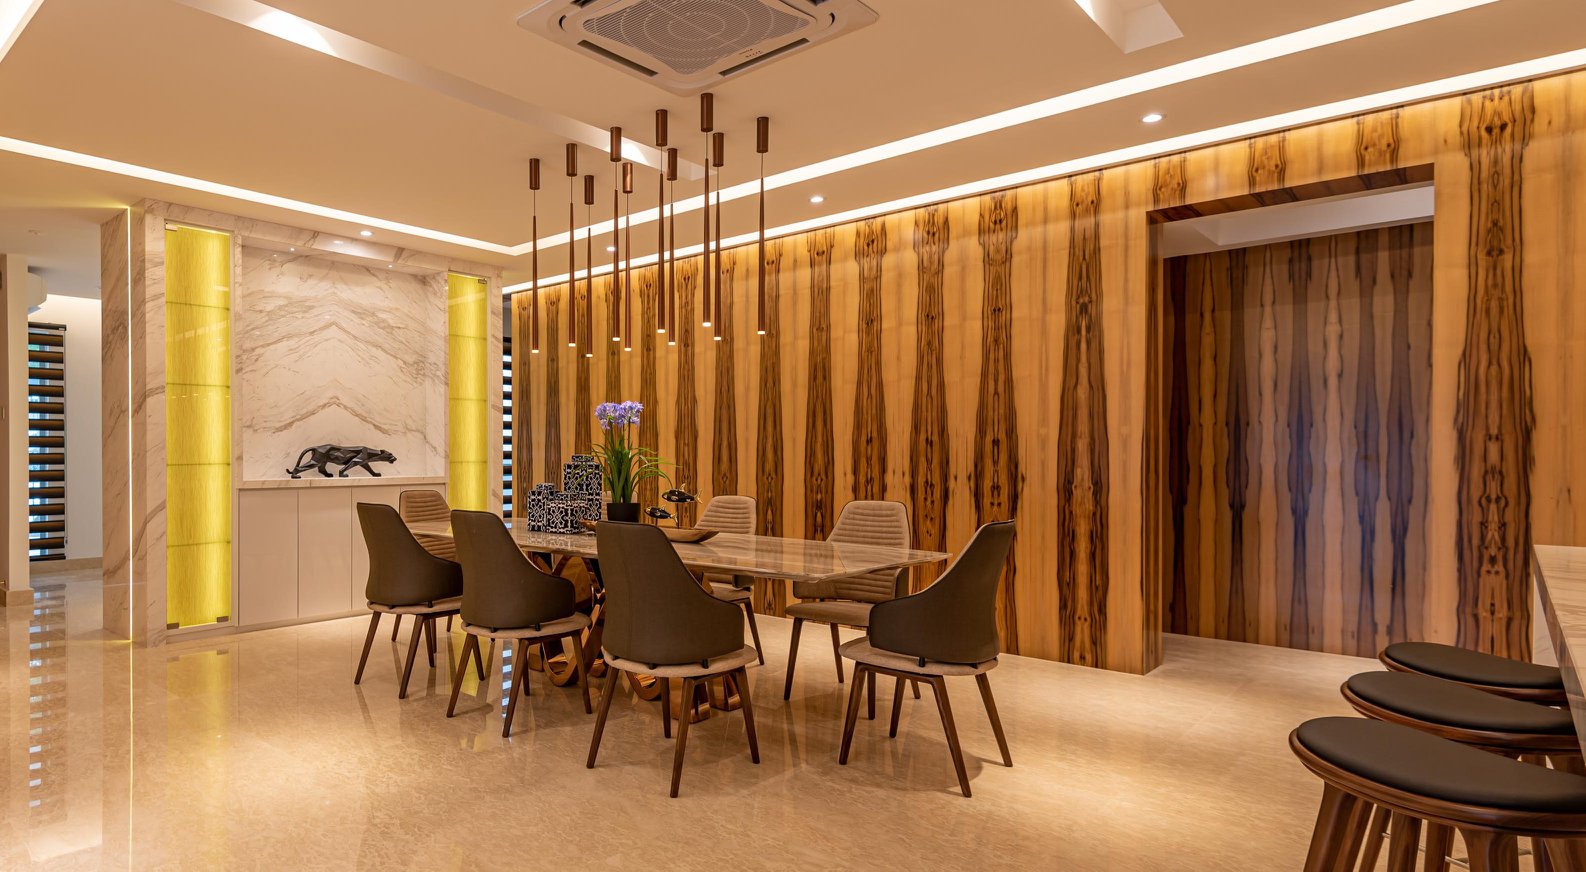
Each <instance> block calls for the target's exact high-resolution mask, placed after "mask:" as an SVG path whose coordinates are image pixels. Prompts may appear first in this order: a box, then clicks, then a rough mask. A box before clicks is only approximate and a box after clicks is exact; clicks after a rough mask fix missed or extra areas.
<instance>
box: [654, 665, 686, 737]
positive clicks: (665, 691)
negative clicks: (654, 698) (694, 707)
mask: <svg viewBox="0 0 1586 872" xmlns="http://www.w3.org/2000/svg"><path fill="white" fill-rule="evenodd" d="M656 681H657V682H659V683H660V685H661V736H662V737H663V738H666V739H670V738H672V679H670V678H657V679H656ZM683 705H684V706H685V707H686V706H687V705H688V703H687V701H685V702H684V703H683Z"/></svg>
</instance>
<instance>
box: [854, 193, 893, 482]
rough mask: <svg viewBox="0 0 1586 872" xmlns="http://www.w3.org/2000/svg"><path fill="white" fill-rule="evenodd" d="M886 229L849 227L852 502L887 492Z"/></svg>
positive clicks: (873, 224)
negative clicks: (855, 295)
mask: <svg viewBox="0 0 1586 872" xmlns="http://www.w3.org/2000/svg"><path fill="white" fill-rule="evenodd" d="M886 254H887V225H886V222H885V221H884V220H882V219H879V218H874V219H871V220H868V221H861V222H859V224H858V225H857V226H855V228H854V260H855V261H856V262H857V263H858V265H859V321H858V326H857V332H858V335H859V350H858V364H859V374H858V389H857V390H855V391H854V436H853V470H854V499H856V500H879V499H885V498H886V492H887V395H886V387H885V383H884V381H883V379H882V369H883V367H884V365H885V359H884V358H883V356H882V351H881V320H882V317H883V312H882V307H881V274H882V268H881V267H882V258H884V257H886Z"/></svg>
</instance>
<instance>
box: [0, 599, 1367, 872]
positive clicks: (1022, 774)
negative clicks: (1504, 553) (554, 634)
mask: <svg viewBox="0 0 1586 872" xmlns="http://www.w3.org/2000/svg"><path fill="white" fill-rule="evenodd" d="M91 579H92V576H91V575H90V574H86V573H77V574H64V575H56V576H46V577H40V578H37V579H36V581H35V586H36V587H38V588H39V591H38V593H37V595H36V600H35V603H34V606H33V608H31V609H28V608H12V609H9V610H6V611H4V612H3V614H4V616H5V624H4V628H3V631H0V639H3V641H4V645H3V648H0V652H3V653H0V663H3V671H0V676H3V677H0V686H3V687H4V691H5V693H4V699H5V713H4V721H3V725H4V733H3V737H4V746H3V751H0V754H3V757H0V759H3V761H4V768H3V770H0V772H3V776H4V780H3V782H0V803H3V805H0V808H3V815H4V817H3V825H0V868H4V869H7V870H16V869H31V868H39V869H98V868H109V869H317V868H323V869H344V868H370V869H373V868H445V869H454V868H455V869H497V868H500V869H507V868H511V869H515V870H523V869H526V868H558V869H592V868H601V869H645V870H655V869H673V868H685V867H686V868H695V869H698V868H708V867H710V866H720V867H722V868H740V869H741V868H748V869H780V868H792V867H798V868H804V869H833V868H852V867H858V866H864V867H866V868H868V869H908V870H914V872H918V870H922V869H967V868H992V869H1065V870H1158V869H1162V870H1167V869H1197V870H1210V869H1230V870H1232V869H1239V870H1251V869H1262V870H1265V869H1274V870H1276V869H1297V868H1299V866H1300V865H1301V861H1302V858H1303V856H1304V851H1305V845H1306V842H1307V839H1308V837H1309V832H1310V826H1311V823H1312V821H1313V819H1314V815H1315V812H1316V803H1317V800H1318V799H1319V797H1320V794H1321V788H1320V785H1319V783H1318V782H1317V781H1316V780H1315V779H1314V778H1312V777H1311V776H1310V775H1309V774H1307V773H1306V772H1305V771H1304V770H1303V769H1302V768H1301V767H1300V766H1299V764H1298V763H1297V762H1296V761H1295V760H1294V758H1293V756H1292V755H1291V754H1290V752H1289V750H1288V748H1287V745H1286V738H1287V735H1288V732H1289V730H1290V729H1291V728H1292V727H1293V726H1294V725H1295V724H1297V723H1298V722H1299V721H1301V720H1303V719H1305V718H1307V717H1313V716H1317V715H1325V714H1346V713H1348V708H1347V707H1346V706H1345V705H1344V703H1343V702H1342V701H1341V699H1340V698H1339V695H1338V685H1339V683H1340V682H1341V681H1342V680H1343V679H1344V678H1345V677H1347V676H1348V675H1350V674H1352V673H1354V672H1357V671H1359V670H1362V669H1368V668H1373V666H1374V664H1373V663H1372V662H1371V661H1365V660H1360V659H1356V658H1349V657H1339V656H1332V655H1325V654H1313V653H1306V652H1298V651H1289V650H1283V649H1277V648H1265V647H1259V646H1254V645H1239V644H1233V643H1222V642H1212V641H1207V640H1201V639H1190V638H1184V637H1177V636H1174V637H1170V638H1169V640H1168V648H1167V665H1165V666H1163V667H1162V668H1161V669H1158V670H1157V671H1156V672H1154V673H1152V674H1151V675H1149V676H1144V677H1140V676H1130V675H1119V674H1114V673H1107V672H1101V671H1097V670H1092V669H1085V668H1080V667H1071V666H1063V665H1059V664H1054V663H1047V662H1042V661H1035V660H1025V659H1021V658H1017V657H1008V658H1004V661H1003V665H1002V666H1001V667H1000V668H998V669H997V670H996V671H994V672H993V673H992V675H991V678H992V683H993V686H994V688H995V691H996V693H997V698H998V699H997V701H998V706H999V708H1000V709H1001V712H1002V717H1003V722H1004V724H1005V725H1006V727H1007V731H1008V737H1009V741H1010V743H1011V745H1012V752H1013V759H1014V768H1012V769H1005V768H1003V767H1002V766H1001V765H1000V763H999V762H997V749H996V744H995V740H994V739H993V737H992V734H991V730H990V728H989V726H988V724H987V722H986V719H985V716H984V711H983V710H982V709H981V708H980V707H979V705H978V703H979V700H978V697H977V694H976V691H975V687H974V683H973V681H971V680H969V679H950V680H949V685H950V689H951V692H952V698H953V701H954V709H955V716H956V719H957V721H958V726H959V730H960V733H961V735H962V737H963V741H964V748H965V752H966V754H967V755H968V756H969V760H968V765H969V774H970V778H971V780H972V786H973V788H974V792H975V795H974V798H972V799H965V798H963V797H962V796H960V795H959V793H958V791H957V786H956V781H955V779H954V776H953V771H952V765H951V762H950V761H949V758H948V755H947V748H946V745H945V743H944V742H943V739H942V733H941V724H940V721H939V720H938V719H937V715H936V711H935V708H934V705H933V704H932V702H931V700H930V695H929V693H927V694H926V697H925V698H924V699H922V700H918V701H916V700H913V699H907V700H905V702H904V705H903V724H902V727H901V729H900V731H899V735H898V738H897V739H895V740H889V739H888V738H887V729H886V723H885V716H886V713H887V712H888V711H889V709H890V701H891V688H890V683H884V684H883V685H882V686H881V687H880V688H879V690H878V709H879V711H878V715H880V717H878V719H877V720H876V721H875V722H866V721H863V720H862V721H861V723H860V728H859V733H858V735H857V737H856V739H855V746H854V752H853V757H852V759H851V761H850V763H849V765H848V766H846V767H842V766H838V765H837V744H838V740H839V738H840V735H841V707H842V705H843V702H844V691H845V689H846V686H839V685H837V684H836V682H835V680H834V679H835V676H834V673H833V668H832V664H831V651H830V648H829V647H828V642H827V640H826V639H824V638H822V635H821V634H809V633H806V634H805V639H804V642H803V647H802V649H801V650H802V657H801V658H800V659H801V662H800V668H799V670H798V680H797V682H796V683H795V687H794V693H793V699H792V701H791V702H789V703H784V702H783V701H782V699H781V688H782V678H783V664H785V663H786V660H787V638H788V630H789V627H790V624H789V623H788V622H786V621H781V620H776V619H771V618H766V619H762V620H761V623H760V629H761V634H762V636H763V638H764V640H765V645H766V648H767V652H766V659H767V663H768V665H767V666H765V667H763V668H751V669H750V675H751V677H752V678H753V679H754V680H755V681H754V685H753V694H754V699H755V701H756V703H757V713H758V724H759V730H760V743H761V753H762V763H761V764H760V765H759V766H754V765H752V764H751V763H750V762H749V759H748V754H747V752H746V749H745V744H744V731H743V721H742V719H741V718H740V717H738V716H737V715H736V714H732V715H726V716H720V715H718V716H716V717H713V718H711V719H710V720H707V721H705V722H702V723H700V724H696V725H695V727H694V729H693V730H692V731H691V734H690V740H689V752H688V763H687V767H686V769H685V770H684V774H683V785H682V791H683V793H682V797H681V798H680V799H677V800H669V799H668V798H667V795H666V793H667V781H668V778H669V772H670V763H671V750H672V744H671V743H670V742H668V741H667V740H665V739H663V738H662V737H661V726H660V720H659V706H658V704H656V703H645V702H640V701H638V700H636V699H635V698H633V697H632V696H630V695H627V694H626V693H624V694H623V695H621V696H619V697H618V698H617V701H616V702H615V703H614V705H613V709H612V717H611V722H610V723H609V724H608V726H607V731H606V738H605V740H604V742H603V744H602V748H601V757H600V765H599V766H598V768H596V769H595V770H594V771H588V770H586V769H585V768H584V757H585V754H586V753H587V751H588V745H589V737H590V732H591V729H592V727H593V723H594V719H593V718H592V717H590V716H587V715H585V714H584V713H583V710H582V707H581V705H580V702H579V698H578V694H577V692H576V689H574V688H555V687H552V686H551V685H550V684H549V683H548V682H547V681H546V679H545V678H544V676H543V675H540V674H538V673H535V674H534V675H533V677H534V679H535V681H534V685H533V696H532V697H531V698H530V699H528V700H526V701H525V703H524V704H522V705H520V707H519V710H518V714H517V723H516V725H515V729H514V734H513V737H512V738H511V739H507V740H503V739H502V738H501V737H500V735H499V733H500V723H501V721H500V718H501V705H500V701H501V700H500V697H501V684H500V680H499V675H500V673H499V670H500V668H501V663H500V657H499V655H498V656H497V658H496V661H497V662H496V663H495V664H494V665H495V667H496V669H497V673H496V674H497V680H494V681H491V682H488V683H487V684H488V686H485V687H481V686H480V683H479V682H477V681H474V680H473V679H472V678H470V679H469V680H468V684H467V685H465V686H464V688H463V692H464V696H463V699H462V700H461V701H460V702H459V716H458V717H456V718H454V719H452V720H447V719H446V717H445V709H446V700H447V695H448V692H449V690H450V684H449V680H448V678H447V676H446V674H445V673H444V672H443V671H437V672H434V673H431V672H429V671H428V670H426V669H424V662H423V657H422V656H421V657H420V660H419V664H418V665H417V666H416V667H415V674H414V682H413V684H414V687H413V690H412V692H411V695H410V697H409V699H408V700H406V701H405V702H399V701H398V700H397V699H396V681H397V677H398V674H399V672H400V666H401V663H400V657H401V654H402V653H403V650H402V648H401V645H399V644H393V643H391V642H390V641H389V635H388V634H387V633H385V632H382V633H381V638H380V641H379V642H378V643H377V646H376V649H375V653H374V654H373V655H372V656H371V662H370V665H369V669H368V674H367V675H366V676H365V679H364V684H363V686H362V687H354V686H353V685H352V673H353V669H354V667H355V666H356V664H357V659H358V651H359V648H360V646H361V644H362V641H363V634H364V630H365V628H366V626H367V623H366V622H365V621H363V620H346V621H335V622H330V623H323V624H314V625H309V626H303V627H291V628H285V629H279V630H269V631H263V632H256V633H248V634H243V635H237V636H231V637H226V638H223V639H219V640H214V639H212V640H209V641H188V642H184V643H179V644H174V645H170V646H167V647H165V648H159V649H152V650H136V651H135V650H133V649H132V648H130V647H129V646H128V644H127V643H124V642H112V641H105V637H104V635H103V634H102V633H101V632H100V630H99V629H98V627H99V615H100V602H99V589H98V585H97V583H96V582H94V581H92V580H91ZM387 626H388V624H387ZM403 629H404V632H403V637H404V638H403V642H405V641H406V631H407V627H404V628H403ZM382 630H384V627H382ZM848 635H849V636H851V635H852V634H851V633H850V634H848ZM461 650H462V642H461V636H460V635H454V636H451V637H450V639H443V640H442V652H443V653H445V654H449V656H451V657H455V656H457V655H458V654H459V653H460V652H461ZM526 864H527V865H526Z"/></svg>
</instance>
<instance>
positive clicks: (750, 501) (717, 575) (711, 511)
mask: <svg viewBox="0 0 1586 872" xmlns="http://www.w3.org/2000/svg"><path fill="white" fill-rule="evenodd" d="M694 526H695V527H696V528H698V529H701V530H716V531H717V532H721V533H743V534H744V535H747V536H753V535H754V497H740V496H733V495H725V496H719V497H711V500H710V502H709V503H707V504H706V505H705V511H703V512H701V513H700V516H699V520H698V521H695V522H694ZM705 583H706V584H708V585H710V593H711V596H714V597H715V598H716V599H719V600H722V601H723V602H729V603H732V604H733V605H735V606H742V607H743V615H744V617H745V618H748V619H749V634H750V635H751V636H753V637H754V649H755V651H757V652H760V627H759V625H757V624H756V623H755V622H754V580H753V579H750V578H746V577H744V576H741V575H728V574H726V573H723V572H707V573H705ZM758 656H759V661H758V662H759V663H760V665H761V666H764V665H765V654H764V652H760V653H759V655H758Z"/></svg>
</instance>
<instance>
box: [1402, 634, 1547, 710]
mask: <svg viewBox="0 0 1586 872" xmlns="http://www.w3.org/2000/svg"><path fill="white" fill-rule="evenodd" d="M1378 659H1379V660H1381V661H1382V665H1384V666H1386V667H1388V668H1389V669H1392V670H1393V671H1395V672H1418V673H1420V674H1422V675H1430V676H1432V677H1433V678H1441V679H1443V680H1444V681H1454V682H1458V683H1460V684H1464V685H1468V686H1470V687H1474V688H1476V689H1477V690H1484V691H1486V692H1487V693H1495V694H1497V695H1499V696H1506V697H1509V698H1510V699H1519V700H1525V701H1526V702H1540V703H1547V704H1550V705H1562V704H1563V703H1564V702H1565V699H1564V676H1563V674H1562V673H1560V672H1559V670H1558V667H1557V666H1543V665H1541V664H1539V663H1527V662H1525V661H1523V660H1511V659H1509V658H1508V657H1498V656H1496V655H1493V654H1483V653H1481V652H1480V651H1470V650H1468V649H1465V648H1456V647H1455V646H1453V645H1440V644H1437V643H1435V642H1395V643H1393V644H1392V645H1389V646H1388V647H1386V648H1384V649H1382V653H1381V654H1380V655H1378Z"/></svg>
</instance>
